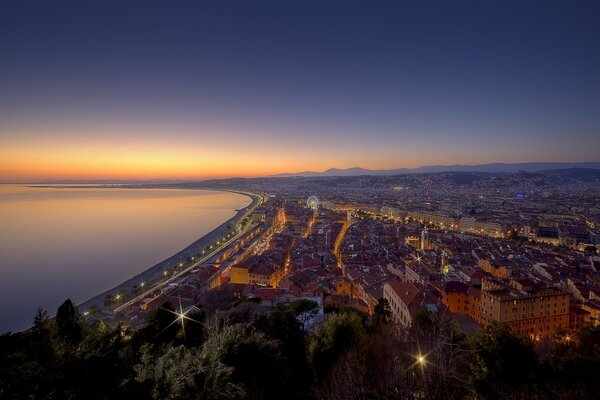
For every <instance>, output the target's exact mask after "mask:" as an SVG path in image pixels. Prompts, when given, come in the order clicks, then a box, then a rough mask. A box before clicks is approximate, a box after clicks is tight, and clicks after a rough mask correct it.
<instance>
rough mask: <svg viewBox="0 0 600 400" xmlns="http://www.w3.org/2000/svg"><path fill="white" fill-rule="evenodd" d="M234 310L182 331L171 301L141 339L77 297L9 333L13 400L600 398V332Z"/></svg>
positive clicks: (424, 316)
mask: <svg viewBox="0 0 600 400" xmlns="http://www.w3.org/2000/svg"><path fill="white" fill-rule="evenodd" d="M233 302H234V299H232V300H231V303H229V304H228V305H226V306H225V307H224V308H225V309H227V310H228V311H227V312H226V313H218V312H217V313H215V315H213V316H212V317H208V318H207V317H205V314H204V311H200V312H195V313H190V314H186V318H185V319H184V323H183V326H182V324H181V320H180V317H178V315H177V313H176V312H175V310H174V309H173V307H172V306H171V305H170V304H164V305H163V307H161V308H160V309H159V310H157V311H156V312H155V313H154V315H152V317H151V318H149V320H148V322H147V324H146V326H145V327H144V328H142V329H140V330H138V331H132V330H130V329H129V328H126V327H125V326H122V325H118V324H113V325H112V326H108V325H106V324H104V323H103V322H97V323H95V324H92V325H82V324H81V323H80V320H79V317H78V315H77V312H76V310H75V308H74V307H73V304H72V303H71V302H70V301H66V302H65V303H64V304H63V305H62V306H61V308H60V309H59V311H58V312H57V317H56V318H54V319H49V318H48V314H47V313H46V312H45V311H43V310H38V312H37V313H36V315H35V318H34V322H33V326H32V327H31V328H30V329H29V330H27V331H25V332H20V333H16V334H6V335H2V336H0V399H2V400H3V399H11V400H12V399H50V400H54V399H57V400H58V399H60V400H62V399H71V400H79V399H81V400H94V399H101V400H105V399H106V400H108V399H128V400H135V399H180V400H196V399H203V400H209V399H242V400H243V399H257V400H258V399H261V400H262V399H264V400H270V399H322V400H342V399H343V400H353V399H355V400H362V399H390V400H391V399H414V398H423V399H434V400H435V399H440V400H442V399H444V400H446V399H472V400H476V399H477V400H487V399H489V400H495V399H533V400H541V399H565V400H570V399H573V400H575V399H577V400H579V399H590V400H591V399H596V398H597V395H598V392H599V391H600V330H598V329H595V328H591V327H585V328H582V330H581V331H580V332H579V334H574V333H573V332H571V333H570V334H569V335H567V333H566V332H562V333H561V332H557V334H556V337H555V338H553V339H552V340H549V341H548V342H546V343H538V342H531V341H530V340H529V339H527V338H522V337H518V336H515V335H513V334H511V333H510V331H509V329H508V328H507V327H506V326H505V325H501V324H492V325H490V326H488V327H487V328H485V329H483V330H482V331H481V332H480V333H479V334H478V335H475V336H469V335H466V334H464V333H462V332H461V331H460V329H459V326H458V325H457V323H456V322H455V321H454V320H452V319H451V318H449V317H446V316H444V315H439V314H434V313H431V312H429V311H425V310H422V311H419V312H416V313H415V314H414V315H413V324H412V327H411V328H410V329H402V328H399V327H398V326H396V325H395V324H393V322H391V315H390V313H389V307H388V306H387V305H386V302H385V301H380V302H379V304H378V305H377V307H375V310H374V311H375V312H374V314H373V315H372V316H371V317H365V316H363V315H361V314H359V313H356V312H337V313H336V312H332V313H330V314H328V316H327V320H326V322H325V323H324V324H323V325H322V326H320V327H319V328H317V330H316V331H315V332H313V333H308V332H307V331H305V330H304V329H303V322H302V321H303V320H304V319H303V316H307V315H308V316H309V317H310V316H312V315H313V313H315V312H316V311H317V309H316V308H315V304H314V303H312V302H309V301H300V302H294V303H292V304H289V305H280V306H277V307H273V308H271V309H266V310H265V309H262V308H260V307H258V305H257V304H254V303H249V302H242V303H241V304H239V305H237V306H235V305H234V304H233ZM248 307H252V312H251V313H250V312H246V311H248V310H249V309H248V310H246V311H243V312H235V310H236V309H238V308H241V309H247V308H248ZM232 315H235V319H234V320H231V319H229V316H232Z"/></svg>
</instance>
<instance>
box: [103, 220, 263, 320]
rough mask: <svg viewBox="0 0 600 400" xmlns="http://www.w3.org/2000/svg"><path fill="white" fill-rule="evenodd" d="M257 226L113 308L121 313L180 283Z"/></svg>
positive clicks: (245, 230)
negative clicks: (156, 291)
mask: <svg viewBox="0 0 600 400" xmlns="http://www.w3.org/2000/svg"><path fill="white" fill-rule="evenodd" d="M255 226H256V225H255V224H248V226H247V227H246V228H244V230H243V231H241V232H239V233H238V234H236V235H234V236H233V237H232V238H231V239H229V240H228V241H227V242H225V243H223V244H222V245H220V246H218V247H217V248H216V249H215V250H214V251H213V252H212V253H209V254H207V255H206V256H205V257H204V258H201V259H200V260H198V261H197V262H196V263H194V264H192V265H191V266H189V267H187V268H186V269H184V270H182V271H180V272H178V273H176V274H175V275H173V276H172V277H170V278H169V279H167V280H165V281H164V282H161V283H159V284H157V285H155V286H153V287H152V288H150V289H148V290H146V291H145V292H143V293H141V294H139V295H137V296H135V297H134V298H132V299H130V300H128V301H127V302H125V303H123V304H121V305H119V306H117V307H116V308H114V309H113V311H114V312H115V313H119V312H121V311H123V310H125V309H127V308H129V307H131V306H132V305H134V304H135V303H137V302H139V301H141V300H143V299H144V298H146V297H148V296H150V295H151V293H152V292H154V291H155V290H157V289H161V288H163V287H164V286H166V285H169V284H171V283H178V282H175V281H177V280H178V279H179V278H183V277H185V275H187V274H188V273H189V272H190V271H192V270H193V269H195V268H197V267H199V266H200V265H202V264H204V263H205V262H207V261H208V260H210V259H211V258H212V257H214V256H215V255H217V254H218V253H219V252H221V251H223V250H224V249H226V248H227V247H228V246H229V245H230V244H231V243H233V242H235V241H236V240H237V239H239V238H240V237H242V236H244V235H245V234H246V233H248V232H249V231H250V230H251V229H252V228H254V227H255Z"/></svg>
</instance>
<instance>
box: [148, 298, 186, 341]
mask: <svg viewBox="0 0 600 400" xmlns="http://www.w3.org/2000/svg"><path fill="white" fill-rule="evenodd" d="M180 328H181V326H180V325H179V322H178V317H177V313H176V312H175V309H174V308H173V305H172V304H171V303H169V302H168V301H167V302H165V303H164V304H163V305H162V306H161V307H160V308H159V309H158V310H156V312H155V313H154V314H153V315H152V316H151V317H150V318H149V319H148V322H147V323H146V326H145V327H144V328H142V329H141V330H140V331H139V336H140V338H141V339H142V340H144V341H146V342H149V343H156V344H159V343H167V342H171V341H173V340H174V339H175V337H176V336H177V333H178V332H179V329H180Z"/></svg>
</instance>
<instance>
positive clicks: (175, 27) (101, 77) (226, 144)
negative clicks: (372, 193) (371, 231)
mask: <svg viewBox="0 0 600 400" xmlns="http://www.w3.org/2000/svg"><path fill="white" fill-rule="evenodd" d="M598 21H600V3H598V2H569V3H566V2H565V3H562V2H548V3H543V2H527V3H517V2H489V3H485V4H476V3H472V2H461V3H439V2H432V3H421V2H419V3H406V2H402V3H398V2H338V1H327V2H317V1H310V2H291V1H284V2H249V1H248V2H232V1H227V2H177V3H174V2H156V3H146V2H135V1H133V2H126V3H119V2H112V1H109V2H64V3H48V2H41V3H38V2H25V3H11V2H2V3H0V181H25V180H40V179H62V178H76V179H88V178H119V179H127V178H205V177H219V176H257V175H265V174H272V173H279V172H298V171H302V170H324V169H326V168H330V167H339V168H346V167H351V166H361V167H365V168H398V167H415V166H419V165H427V164H452V163H466V164H473V163H485V162H526V161H600V155H599V153H598V149H599V148H600V129H599V127H600V23H598Z"/></svg>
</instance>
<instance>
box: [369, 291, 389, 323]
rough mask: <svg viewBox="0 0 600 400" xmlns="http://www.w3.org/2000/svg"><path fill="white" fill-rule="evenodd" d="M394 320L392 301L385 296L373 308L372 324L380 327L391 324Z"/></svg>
mask: <svg viewBox="0 0 600 400" xmlns="http://www.w3.org/2000/svg"><path fill="white" fill-rule="evenodd" d="M391 322H392V309H391V308H390V303H389V302H388V301H387V300H386V299H384V298H383V297H382V298H380V299H379V301H378V302H377V304H376V305H375V309H374V310H373V317H372V325H373V327H374V328H378V327H380V326H383V325H389V324H390V323H391Z"/></svg>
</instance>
